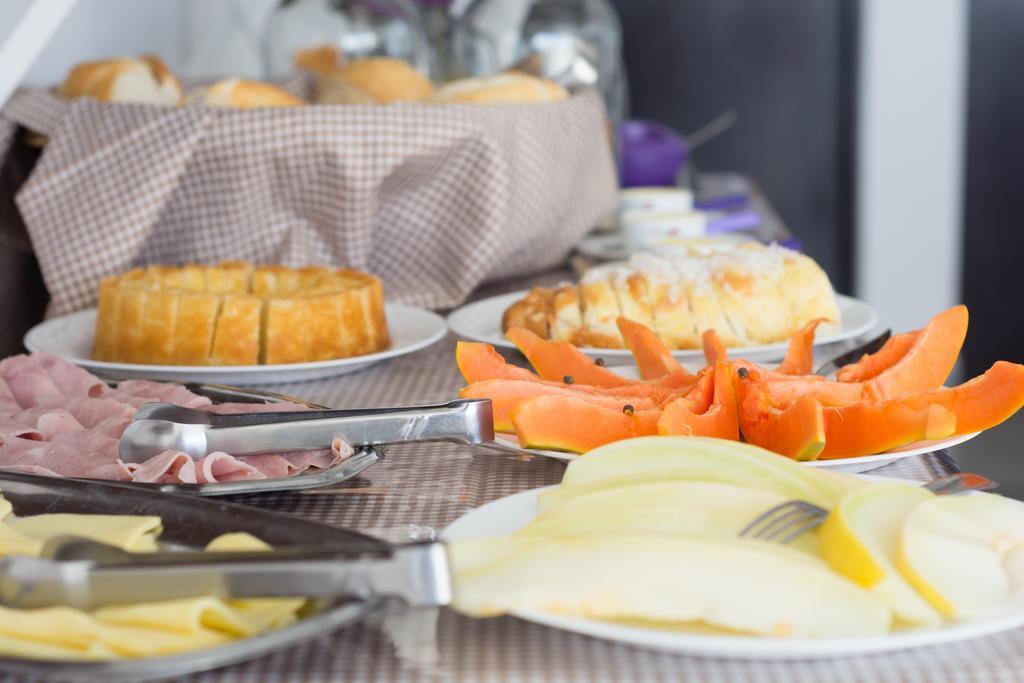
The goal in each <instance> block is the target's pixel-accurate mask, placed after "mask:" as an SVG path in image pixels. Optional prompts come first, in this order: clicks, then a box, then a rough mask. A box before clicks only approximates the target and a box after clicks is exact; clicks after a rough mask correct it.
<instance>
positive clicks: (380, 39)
mask: <svg viewBox="0 0 1024 683" xmlns="http://www.w3.org/2000/svg"><path fill="white" fill-rule="evenodd" d="M321 45H332V46H335V47H337V48H338V49H339V50H340V51H341V54H342V55H344V57H345V58H346V59H358V58H360V57H371V56H389V57H397V58H399V59H404V60H405V61H407V62H409V63H410V64H412V65H413V66H414V67H415V68H416V69H417V70H419V71H421V72H422V73H428V71H429V68H430V53H429V49H428V47H427V42H426V39H425V37H424V35H423V29H422V27H421V26H420V19H419V16H418V13H417V11H416V7H415V6H414V5H413V4H412V3H411V2H410V0H281V2H280V3H279V4H278V6H277V8H276V9H275V10H274V12H273V13H272V14H271V17H270V19H269V22H268V24H267V30H266V34H265V39H264V59H265V62H266V71H267V75H268V76H269V77H270V78H274V79H279V78H282V77H284V76H286V75H288V74H289V73H291V72H292V71H293V70H294V68H295V53H296V52H298V51H299V50H305V49H308V48H313V47H318V46H321Z"/></svg>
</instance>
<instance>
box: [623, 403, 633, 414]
mask: <svg viewBox="0 0 1024 683" xmlns="http://www.w3.org/2000/svg"><path fill="white" fill-rule="evenodd" d="M622 412H623V413H625V414H626V415H632V414H633V406H631V405H630V404H628V403H627V404H626V405H624V406H622Z"/></svg>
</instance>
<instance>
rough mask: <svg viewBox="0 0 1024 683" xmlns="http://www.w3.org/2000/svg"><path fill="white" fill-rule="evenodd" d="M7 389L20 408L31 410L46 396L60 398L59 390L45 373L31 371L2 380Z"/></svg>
mask: <svg viewBox="0 0 1024 683" xmlns="http://www.w3.org/2000/svg"><path fill="white" fill-rule="evenodd" d="M4 379H5V381H6V382H7V387H8V388H9V389H10V390H11V393H12V394H14V398H15V400H17V401H18V405H19V406H21V407H22V408H32V407H35V406H37V405H39V401H40V400H41V399H42V398H43V397H46V396H62V394H61V393H60V389H59V388H57V385H56V384H54V383H53V380H52V379H50V378H49V376H47V375H46V374H45V373H42V372H39V371H36V370H31V371H27V372H23V373H21V374H19V375H15V376H13V377H6V378H4Z"/></svg>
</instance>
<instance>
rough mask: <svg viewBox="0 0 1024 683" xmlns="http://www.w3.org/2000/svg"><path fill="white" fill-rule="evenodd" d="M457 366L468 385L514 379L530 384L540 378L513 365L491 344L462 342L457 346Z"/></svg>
mask: <svg viewBox="0 0 1024 683" xmlns="http://www.w3.org/2000/svg"><path fill="white" fill-rule="evenodd" d="M455 364H456V365H458V367H459V372H461V373H462V378H463V379H465V380H466V383H467V384H472V383H473V382H481V381H483V380H488V379H514V380H524V381H528V382H533V381H539V380H540V377H538V376H537V375H535V374H533V373H532V372H530V371H529V370H527V369H526V368H521V367H519V366H518V365H512V364H511V363H509V362H508V361H506V360H505V358H504V356H502V355H501V354H500V353H498V352H497V351H495V350H494V347H493V346H491V345H490V344H481V343H480V342H466V341H460V342H458V343H457V344H456V345H455Z"/></svg>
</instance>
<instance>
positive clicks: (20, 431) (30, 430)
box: [0, 417, 44, 444]
mask: <svg viewBox="0 0 1024 683" xmlns="http://www.w3.org/2000/svg"><path fill="white" fill-rule="evenodd" d="M43 438H44V436H43V433H42V432H41V431H39V430H38V429H36V428H35V427H34V426H32V425H31V424H26V423H25V422H23V421H21V420H16V419H14V418H10V417H0V444H3V443H4V442H5V441H7V440H8V439H25V440H31V441H42V440H43Z"/></svg>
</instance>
